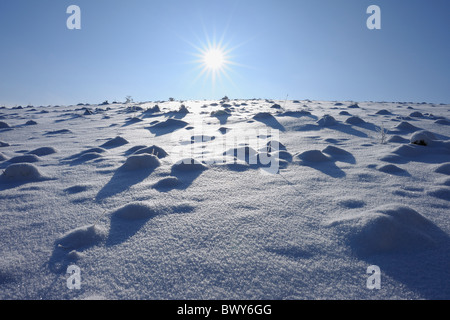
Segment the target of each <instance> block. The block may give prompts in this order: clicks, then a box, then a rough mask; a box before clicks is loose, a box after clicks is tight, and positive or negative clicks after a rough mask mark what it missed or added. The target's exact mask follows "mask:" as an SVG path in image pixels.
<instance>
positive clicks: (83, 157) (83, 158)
mask: <svg viewBox="0 0 450 320" xmlns="http://www.w3.org/2000/svg"><path fill="white" fill-rule="evenodd" d="M101 157H103V156H102V155H101V154H100V153H97V152H86V153H83V154H82V155H81V156H79V157H78V159H77V161H80V162H85V161H89V160H94V159H98V158H101Z"/></svg>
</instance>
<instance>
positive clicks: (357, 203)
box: [337, 198, 366, 209]
mask: <svg viewBox="0 0 450 320" xmlns="http://www.w3.org/2000/svg"><path fill="white" fill-rule="evenodd" d="M337 203H338V205H339V206H341V207H344V208H348V209H355V208H362V207H364V206H366V202H365V201H364V200H360V199H354V198H342V199H338V200H337Z"/></svg>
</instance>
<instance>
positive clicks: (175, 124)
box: [152, 118, 188, 129]
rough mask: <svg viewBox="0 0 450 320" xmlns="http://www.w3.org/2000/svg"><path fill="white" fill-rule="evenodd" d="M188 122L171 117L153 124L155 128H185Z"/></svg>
mask: <svg viewBox="0 0 450 320" xmlns="http://www.w3.org/2000/svg"><path fill="white" fill-rule="evenodd" d="M187 124H188V123H187V122H185V121H182V120H178V119H172V118H169V119H167V120H166V121H163V122H159V123H156V124H154V125H153V126H152V128H153V129H167V128H183V127H185V126H187Z"/></svg>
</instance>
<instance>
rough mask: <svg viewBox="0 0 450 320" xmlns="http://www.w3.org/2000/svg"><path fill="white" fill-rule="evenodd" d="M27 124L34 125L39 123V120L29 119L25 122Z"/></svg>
mask: <svg viewBox="0 0 450 320" xmlns="http://www.w3.org/2000/svg"><path fill="white" fill-rule="evenodd" d="M25 125H27V126H34V125H37V122H36V121H34V120H28V121H27V122H25Z"/></svg>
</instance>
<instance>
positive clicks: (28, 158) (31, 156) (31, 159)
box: [8, 154, 40, 163]
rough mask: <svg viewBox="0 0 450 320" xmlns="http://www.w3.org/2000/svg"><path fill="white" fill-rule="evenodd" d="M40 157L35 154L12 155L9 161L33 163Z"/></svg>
mask: <svg viewBox="0 0 450 320" xmlns="http://www.w3.org/2000/svg"><path fill="white" fill-rule="evenodd" d="M39 160H40V158H39V157H38V156H36V155H34V154H27V155H23V156H16V157H12V158H11V159H9V160H8V161H9V162H11V163H33V162H38V161H39Z"/></svg>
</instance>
